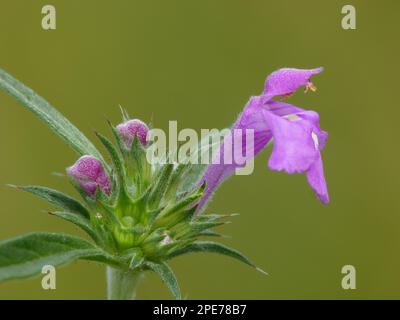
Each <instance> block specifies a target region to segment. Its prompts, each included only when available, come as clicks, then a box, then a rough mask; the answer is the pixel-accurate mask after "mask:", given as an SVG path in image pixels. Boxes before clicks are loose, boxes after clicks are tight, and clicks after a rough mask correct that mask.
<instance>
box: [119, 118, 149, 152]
mask: <svg viewBox="0 0 400 320" xmlns="http://www.w3.org/2000/svg"><path fill="white" fill-rule="evenodd" d="M117 130H118V132H119V134H120V135H121V138H122V140H123V141H124V143H125V145H126V146H127V147H128V148H130V147H131V145H132V141H133V139H134V137H135V136H137V137H138V139H139V141H140V143H141V144H142V145H146V144H147V132H148V131H149V128H148V126H147V125H146V124H145V123H144V122H143V121H141V120H139V119H133V120H129V121H126V122H124V123H121V124H119V125H118V126H117Z"/></svg>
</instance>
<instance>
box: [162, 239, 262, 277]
mask: <svg viewBox="0 0 400 320" xmlns="http://www.w3.org/2000/svg"><path fill="white" fill-rule="evenodd" d="M193 252H212V253H219V254H222V255H224V256H228V257H231V258H233V259H236V260H239V261H240V262H243V263H245V264H247V265H249V266H251V267H253V268H256V269H257V270H258V271H260V272H262V273H264V274H266V272H265V271H263V270H261V269H260V268H258V267H257V266H255V265H254V263H253V262H251V261H250V260H249V258H247V257H246V256H245V255H243V254H242V253H240V252H239V251H237V250H235V249H232V248H229V247H227V246H225V245H223V244H221V243H218V242H213V241H196V242H193V243H192V244H190V245H188V246H187V247H185V248H183V249H181V250H177V251H175V252H173V253H171V254H170V255H169V257H168V258H169V259H171V258H174V257H177V256H180V255H183V254H186V253H193Z"/></svg>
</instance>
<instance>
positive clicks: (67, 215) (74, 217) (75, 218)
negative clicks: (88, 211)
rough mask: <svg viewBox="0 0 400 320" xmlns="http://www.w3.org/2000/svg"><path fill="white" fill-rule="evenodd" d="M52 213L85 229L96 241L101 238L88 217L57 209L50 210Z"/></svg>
mask: <svg viewBox="0 0 400 320" xmlns="http://www.w3.org/2000/svg"><path fill="white" fill-rule="evenodd" d="M49 213H50V214H51V215H54V216H56V217H59V218H61V219H64V220H65V221H68V222H71V223H73V224H75V225H76V226H78V227H79V228H81V229H82V230H83V231H85V232H86V233H87V234H88V235H89V236H90V237H91V238H92V239H93V240H94V241H95V242H96V243H97V242H98V241H99V240H100V239H99V236H98V235H97V233H96V231H95V230H94V229H93V228H92V225H91V224H90V222H89V220H88V219H85V218H83V217H82V216H80V215H78V214H76V213H71V212H63V211H55V212H49Z"/></svg>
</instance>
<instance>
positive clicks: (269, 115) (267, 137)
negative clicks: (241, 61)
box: [199, 68, 329, 209]
mask: <svg viewBox="0 0 400 320" xmlns="http://www.w3.org/2000/svg"><path fill="white" fill-rule="evenodd" d="M322 70H323V69H322V68H316V69H310V70H305V69H293V68H284V69H279V70H277V71H275V72H273V73H272V74H271V75H269V77H268V78H267V80H266V82H265V87H264V91H263V93H262V94H261V95H260V96H254V97H251V98H250V100H249V102H248V103H247V105H246V106H245V108H244V110H243V112H242V113H241V114H240V115H239V118H238V119H237V121H236V122H235V124H234V125H233V126H232V130H234V129H241V130H242V132H244V131H245V130H246V129H252V130H254V147H253V152H252V154H251V156H252V157H254V156H255V155H257V153H259V152H260V151H261V150H262V149H263V148H264V147H265V146H266V145H267V144H268V142H270V141H271V140H272V139H273V142H274V144H273V150H272V154H271V156H270V159H269V162H268V166H269V168H270V169H272V170H276V171H282V170H283V171H286V172H287V173H289V174H292V173H295V172H297V173H305V174H306V176H307V180H308V183H309V184H310V186H311V188H312V189H313V190H314V192H315V193H316V195H317V197H318V198H319V200H320V201H321V202H322V203H324V204H327V203H328V202H329V195H328V190H327V186H326V182H325V177H324V170H323V164H322V158H321V150H322V149H323V148H324V146H325V142H326V139H327V136H328V134H327V133H326V132H325V131H323V130H321V128H320V127H319V116H318V114H317V113H316V112H315V111H308V110H304V109H301V108H298V107H296V106H293V105H291V104H288V103H285V102H282V101H276V100H273V98H274V97H280V98H285V97H287V96H290V95H291V94H293V93H294V92H295V91H296V90H297V89H298V88H299V87H302V86H304V87H305V91H308V90H311V91H315V90H316V88H315V86H314V85H313V84H312V82H311V81H310V78H311V76H313V75H315V74H318V73H320V72H321V71H322ZM242 141H243V142H242V143H244V139H242ZM225 143H227V142H226V140H225V141H224V144H225ZM229 143H231V142H229ZM242 149H243V147H242ZM223 153H224V145H222V146H221V147H220V153H219V156H220V157H221V159H222V158H223V157H222V155H223ZM238 166H239V165H238V164H235V163H232V164H224V163H223V162H221V163H219V164H218V163H213V164H210V165H209V166H208V168H207V169H206V172H205V174H204V176H203V177H202V180H201V182H206V190H205V196H204V197H203V198H202V199H201V201H200V203H199V209H200V208H201V207H202V206H203V205H204V204H205V203H206V202H207V200H209V198H210V196H211V195H212V194H213V193H214V191H215V190H216V188H217V187H218V186H219V185H220V184H221V183H222V182H223V180H224V179H226V178H227V177H229V176H230V175H232V174H233V173H234V171H235V169H236V168H237V167H238Z"/></svg>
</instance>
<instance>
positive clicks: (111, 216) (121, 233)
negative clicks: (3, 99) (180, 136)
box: [0, 70, 254, 299]
mask: <svg viewBox="0 0 400 320" xmlns="http://www.w3.org/2000/svg"><path fill="white" fill-rule="evenodd" d="M0 88H1V89H3V90H5V91H6V92H7V93H9V94H10V95H11V96H12V97H14V98H15V99H17V100H18V101H19V102H20V103H21V104H22V105H23V106H25V107H26V108H27V109H29V110H30V111H32V112H33V113H35V114H36V115H37V116H38V117H39V118H40V119H41V120H42V121H44V122H45V123H46V124H47V125H48V126H49V127H50V128H51V129H52V130H53V131H54V132H55V133H57V134H58V135H59V136H60V137H62V138H63V139H64V140H65V141H66V142H67V143H68V144H69V145H70V146H71V147H72V148H73V149H74V150H75V151H77V152H78V154H80V155H91V156H94V157H96V158H97V159H99V160H101V161H102V162H103V164H104V167H105V168H106V170H107V173H108V175H109V177H110V178H111V180H112V192H111V194H110V195H109V196H107V195H105V194H104V193H103V192H102V191H101V190H100V188H98V189H97V192H96V194H95V196H94V197H92V196H90V195H88V194H86V193H85V192H83V190H82V189H81V188H80V187H79V186H78V185H77V184H76V182H74V181H72V180H71V182H72V183H73V184H74V186H75V187H76V188H77V190H78V191H79V193H80V194H81V196H82V198H83V200H84V204H82V203H80V202H79V201H77V200H75V199H73V198H71V197H70V196H67V195H65V194H64V193H62V192H60V191H56V190H53V189H49V188H46V187H40V186H26V187H17V188H19V189H22V190H24V191H27V192H30V193H32V194H34V195H36V196H39V197H41V198H43V199H44V200H47V201H48V202H50V203H51V204H52V205H55V206H56V207H59V208H60V211H54V212H51V214H53V215H55V216H57V217H60V218H62V219H64V220H66V221H69V222H72V223H74V224H75V225H77V226H78V227H80V228H81V229H82V230H83V231H85V232H86V233H87V234H88V235H89V237H90V238H91V239H92V240H93V242H88V241H87V240H84V239H81V238H77V237H74V236H70V235H64V234H52V233H33V234H28V235H25V236H20V237H17V238H14V239H10V240H6V241H3V242H0V280H7V279H13V278H22V277H28V276H33V275H35V274H38V273H40V272H41V269H42V267H43V266H44V265H47V264H51V265H54V266H57V265H62V264H65V263H68V262H70V261H73V260H76V259H86V260H94V261H98V262H101V263H105V264H106V265H107V266H109V270H108V271H109V272H108V281H109V283H108V291H109V298H115V299H122V298H132V296H133V291H134V285H133V284H134V282H135V281H137V279H138V278H139V275H140V273H141V272H144V271H147V270H150V271H154V272H156V273H158V274H159V275H160V277H161V278H162V280H163V281H164V282H165V283H166V284H167V286H168V287H169V289H170V290H171V292H172V293H173V295H174V296H175V298H177V299H179V298H180V296H181V295H180V290H179V287H178V284H177V281H176V278H175V276H174V273H173V272H172V270H171V269H170V268H169V266H168V265H167V264H166V261H168V260H170V259H172V258H174V257H176V256H179V255H182V254H186V253H191V252H215V253H220V254H224V255H227V256H230V257H232V258H235V259H237V260H239V261H242V262H244V263H246V264H248V265H251V266H253V267H254V265H253V264H252V263H251V262H250V261H249V260H248V259H247V258H246V257H245V256H243V255H242V254H241V253H239V252H237V251H236V250H233V249H230V248H228V247H226V246H224V245H222V244H219V243H217V242H212V241H202V240H199V238H201V237H210V236H213V237H215V236H219V234H217V233H215V232H214V231H212V230H211V229H213V228H215V227H217V226H219V225H221V224H224V223H226V222H225V218H228V217H230V216H231V215H217V214H210V215H207V214H201V215H198V214H196V203H197V202H198V200H199V199H200V198H201V197H202V195H203V191H204V185H201V186H200V185H198V184H199V180H200V177H201V176H202V174H203V172H204V169H205V166H204V165H192V164H189V163H187V164H168V163H167V164H156V165H155V164H150V163H149V162H148V161H147V159H146V146H143V145H142V144H141V143H140V142H139V139H138V138H134V141H133V143H132V147H130V148H127V147H126V145H125V144H124V143H123V141H122V140H121V137H120V136H119V133H118V131H117V130H116V128H115V127H114V126H113V125H111V124H110V126H111V131H112V133H113V136H114V140H115V145H116V146H115V145H114V144H113V143H112V142H111V141H110V140H109V139H108V138H106V137H105V136H103V135H102V134H100V133H96V135H97V136H98V138H99V140H100V141H101V143H102V144H103V145H104V147H105V150H107V152H108V155H109V158H110V159H111V163H107V162H106V161H105V160H104V159H105V158H104V157H103V156H102V155H101V154H100V152H99V151H98V150H97V149H96V148H95V146H94V145H93V144H92V143H91V142H90V141H89V140H88V139H87V138H86V137H85V136H84V135H83V134H82V133H81V132H80V131H79V130H78V129H77V128H76V127H75V126H74V125H73V124H71V123H70V122H69V121H68V120H67V119H66V118H65V117H64V116H62V115H61V114H60V113H59V112H58V111H57V110H55V109H54V108H53V107H52V106H51V105H50V104H49V103H48V102H47V101H45V100H44V99H43V98H41V97H40V96H38V95H37V94H36V93H35V92H33V91H32V90H31V89H29V88H27V87H26V86H24V85H23V84H22V83H20V82H19V81H18V80H16V79H14V78H13V77H12V76H10V75H9V74H7V73H6V72H5V71H2V70H0ZM123 115H124V119H125V120H126V117H127V116H126V112H125V111H124V112H123ZM199 152H200V151H199ZM131 283H132V285H130V284H131Z"/></svg>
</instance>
